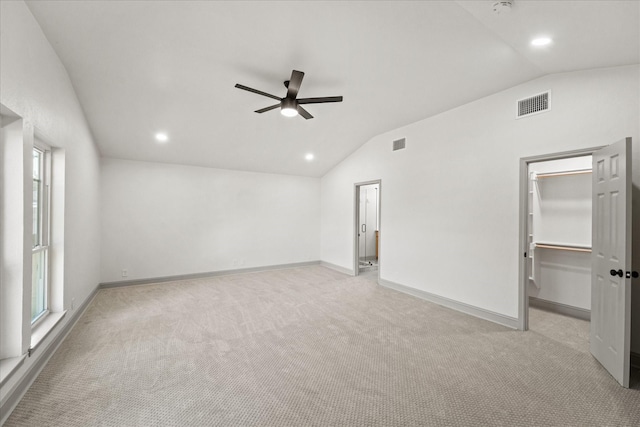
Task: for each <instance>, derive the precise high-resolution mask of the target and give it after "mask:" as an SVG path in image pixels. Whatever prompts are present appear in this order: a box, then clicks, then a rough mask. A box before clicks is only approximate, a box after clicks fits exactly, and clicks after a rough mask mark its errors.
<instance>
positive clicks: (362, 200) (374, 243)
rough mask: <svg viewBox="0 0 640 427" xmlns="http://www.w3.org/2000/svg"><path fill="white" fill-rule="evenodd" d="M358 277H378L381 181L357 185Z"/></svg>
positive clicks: (356, 252)
mask: <svg viewBox="0 0 640 427" xmlns="http://www.w3.org/2000/svg"><path fill="white" fill-rule="evenodd" d="M355 198H356V221H355V225H356V230H355V231H356V235H355V251H354V252H355V255H356V256H355V268H354V271H355V272H356V275H360V274H364V273H366V274H367V275H371V276H375V278H377V277H378V271H379V262H380V181H371V182H366V183H361V184H356V197H355Z"/></svg>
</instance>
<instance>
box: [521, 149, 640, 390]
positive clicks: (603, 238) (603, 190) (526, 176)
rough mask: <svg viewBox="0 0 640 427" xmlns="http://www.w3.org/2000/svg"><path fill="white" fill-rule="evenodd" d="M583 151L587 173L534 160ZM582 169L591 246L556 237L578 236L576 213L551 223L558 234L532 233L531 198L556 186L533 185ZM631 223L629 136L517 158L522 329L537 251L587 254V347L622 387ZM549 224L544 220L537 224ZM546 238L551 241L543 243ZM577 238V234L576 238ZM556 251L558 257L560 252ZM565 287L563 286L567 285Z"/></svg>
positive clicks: (626, 362) (626, 358)
mask: <svg viewBox="0 0 640 427" xmlns="http://www.w3.org/2000/svg"><path fill="white" fill-rule="evenodd" d="M584 156H592V161H591V165H592V167H591V169H592V170H591V171H587V170H579V169H576V170H572V171H562V170H560V171H555V172H554V171H551V172H544V173H537V172H536V171H535V170H534V168H535V166H534V165H535V164H537V163H541V164H542V163H544V162H548V161H557V160H563V159H574V160H575V159H577V158H579V157H584ZM582 160H584V159H582ZM556 164H557V163H556ZM586 174H590V175H591V183H592V185H591V189H590V192H591V197H590V202H591V203H590V204H591V206H590V208H591V213H592V214H591V233H590V238H591V245H590V246H591V247H589V245H587V244H586V242H585V240H583V241H579V242H566V241H565V242H562V241H553V240H554V239H555V238H557V237H559V238H562V239H565V238H566V236H573V239H575V238H576V236H577V235H578V234H575V233H574V231H575V230H572V229H573V228H575V226H576V224H579V223H580V221H579V220H576V219H575V218H573V219H572V218H570V219H569V221H568V222H567V221H566V218H565V221H564V224H560V225H558V224H556V225H555V229H556V233H557V234H555V235H553V234H546V235H545V234H542V235H541V234H540V233H537V234H536V232H535V230H536V222H535V221H534V216H535V214H536V212H535V211H534V209H541V207H540V206H538V207H537V208H536V203H534V202H535V201H536V199H535V197H543V196H542V195H541V194H540V192H541V191H543V192H545V193H546V195H547V196H548V195H552V196H553V195H555V196H556V197H557V195H558V194H557V190H558V189H557V188H554V186H553V185H552V186H551V187H549V186H547V187H546V189H545V190H541V189H540V188H538V186H541V185H542V184H540V183H539V180H540V178H542V179H543V180H546V179H557V178H558V177H568V176H571V177H575V176H577V175H586ZM545 185H546V184H545ZM574 190H575V189H574ZM536 193H538V194H536ZM560 201H561V202H563V201H562V200H560ZM564 202H565V205H567V206H572V207H575V206H576V203H574V202H575V201H573V200H572V201H570V202H569V203H566V201H564ZM585 203H588V202H587V201H585ZM551 204H552V205H553V203H551ZM556 205H557V200H556ZM578 205H579V204H578ZM538 214H540V213H538ZM556 214H557V213H556ZM572 215H573V214H572ZM552 216H553V215H552ZM631 221H632V218H631V138H625V139H623V140H621V141H618V142H616V143H613V144H611V145H607V146H603V147H597V148H591V149H584V150H576V151H571V152H564V153H557V154H549V155H542V156H535V157H528V158H522V159H520V250H521V252H520V254H521V256H520V263H519V271H520V274H519V276H520V277H519V282H520V283H519V307H518V322H519V329H521V330H528V329H529V304H530V293H535V292H536V290H535V284H536V282H537V283H539V284H542V282H543V279H544V277H542V275H541V274H540V272H539V268H540V266H539V265H538V264H537V263H536V261H535V259H536V258H537V257H542V256H543V254H544V253H545V252H547V251H558V252H556V253H560V252H590V253H589V262H585V263H584V264H583V266H585V268H584V269H585V270H590V287H589V293H590V301H589V304H588V305H589V312H590V327H589V351H590V353H591V354H592V355H593V356H594V357H595V358H596V359H597V360H598V361H599V362H600V363H601V364H602V365H603V367H604V368H605V369H606V370H607V371H608V372H609V373H610V374H611V375H612V376H613V378H615V379H616V381H618V382H619V383H620V385H622V386H623V387H629V378H630V375H629V373H630V363H629V362H630V342H631V321H630V319H631V279H632V277H634V278H635V277H637V276H638V274H637V272H635V271H630V270H631V266H632V259H631V240H630V236H631ZM551 222H553V221H551ZM538 224H539V222H538ZM547 226H549V224H547V225H546V226H543V227H542V229H544V227H547ZM551 228H554V227H551ZM578 228H584V227H578ZM572 233H573V234H572ZM582 234H585V233H584V232H583V233H582ZM541 236H543V237H541ZM549 236H555V237H551V238H550V237H549ZM546 239H548V240H549V241H545V240H546ZM569 239H571V237H570V238H569ZM580 239H582V238H578V239H577V240H580ZM547 256H548V255H547ZM555 256H556V258H557V256H558V255H555ZM537 269H538V270H537ZM625 270H626V271H625ZM566 272H567V269H565V271H560V273H562V274H564V273H566ZM556 273H557V272H556ZM560 282H562V280H560ZM532 284H533V285H534V287H533V288H532V287H531V285H532ZM560 284H562V283H560ZM565 285H566V282H565ZM562 291H566V287H565V288H564V289H562ZM556 293H557V292H556ZM583 296H584V295H583Z"/></svg>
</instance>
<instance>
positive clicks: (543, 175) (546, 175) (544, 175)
mask: <svg viewBox="0 0 640 427" xmlns="http://www.w3.org/2000/svg"><path fill="white" fill-rule="evenodd" d="M587 173H592V170H591V169H580V170H575V171H566V172H548V173H539V174H536V178H552V177H554V176H568V175H584V174H587Z"/></svg>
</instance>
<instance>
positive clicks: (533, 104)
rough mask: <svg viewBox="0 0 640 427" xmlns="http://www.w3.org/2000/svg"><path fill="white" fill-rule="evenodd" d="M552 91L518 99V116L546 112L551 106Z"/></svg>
mask: <svg viewBox="0 0 640 427" xmlns="http://www.w3.org/2000/svg"><path fill="white" fill-rule="evenodd" d="M550 94H551V92H550V91H546V92H543V93H539V94H537V95H533V96H530V97H529V98H525V99H520V100H518V115H517V116H516V118H518V119H519V118H521V117H526V116H531V115H533V114H539V113H544V112H545V111H549V109H550V108H551V100H550Z"/></svg>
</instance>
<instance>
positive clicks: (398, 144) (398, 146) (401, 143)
mask: <svg viewBox="0 0 640 427" xmlns="http://www.w3.org/2000/svg"><path fill="white" fill-rule="evenodd" d="M406 144H407V140H406V138H402V139H396V140H395V141H393V151H398V150H404V147H405V146H406Z"/></svg>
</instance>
